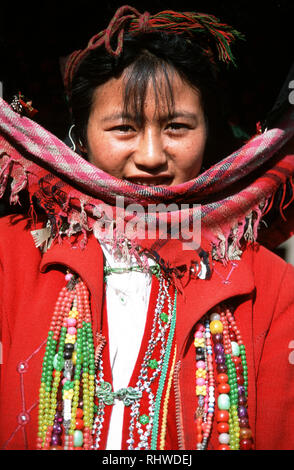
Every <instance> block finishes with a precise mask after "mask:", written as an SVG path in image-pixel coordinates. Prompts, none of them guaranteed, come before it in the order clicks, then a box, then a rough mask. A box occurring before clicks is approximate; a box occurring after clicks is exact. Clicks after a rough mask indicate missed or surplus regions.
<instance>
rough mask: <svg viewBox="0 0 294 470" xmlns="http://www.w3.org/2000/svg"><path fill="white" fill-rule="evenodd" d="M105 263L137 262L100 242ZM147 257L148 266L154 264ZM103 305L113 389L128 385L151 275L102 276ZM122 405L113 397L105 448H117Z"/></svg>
mask: <svg viewBox="0 0 294 470" xmlns="http://www.w3.org/2000/svg"><path fill="white" fill-rule="evenodd" d="M101 248H102V250H103V253H104V256H105V259H106V261H107V265H108V266H110V267H111V268H125V267H129V266H135V265H138V262H137V261H136V260H135V258H134V257H132V258H131V259H130V260H128V261H126V260H117V259H115V258H114V256H113V255H112V253H111V251H112V250H111V247H110V246H109V245H107V244H105V243H101ZM154 264H155V263H154V262H153V260H151V259H149V265H150V266H151V265H154ZM106 279H107V280H106V305H107V321H108V337H109V345H108V346H109V356H110V366H111V371H112V383H113V391H115V392H116V391H117V390H119V389H120V388H126V387H127V386H128V385H129V381H130V378H131V376H132V373H133V369H134V366H135V364H136V361H137V357H138V354H139V350H140V347H141V343H142V338H143V334H144V329H145V323H146V317H147V311H148V305H149V297H150V290H151V280H152V275H151V274H150V273H143V272H137V271H131V272H126V273H111V274H109V275H108V276H107V278H106ZM123 415H124V404H123V402H122V401H120V400H115V401H114V405H113V407H112V413H111V419H110V425H109V432H108V437H107V445H106V450H120V449H121V440H122V427H123Z"/></svg>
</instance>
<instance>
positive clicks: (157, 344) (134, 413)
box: [93, 275, 177, 450]
mask: <svg viewBox="0 0 294 470" xmlns="http://www.w3.org/2000/svg"><path fill="white" fill-rule="evenodd" d="M169 290H170V282H169V281H166V280H165V279H164V278H163V276H162V275H159V291H158V296H157V301H156V307H155V311H154V317H153V322H152V327H151V332H150V338H149V341H148V345H147V349H146V352H145V355H144V359H143V362H142V364H141V367H140V373H139V376H138V380H137V383H136V386H135V387H134V388H133V387H128V388H125V389H120V390H118V391H116V392H113V391H112V390H111V385H110V384H109V383H108V382H105V381H104V371H103V360H102V359H101V360H100V362H99V366H98V373H97V376H96V395H97V397H98V413H97V415H96V418H95V422H94V429H93V433H94V436H95V438H94V444H93V448H94V449H99V445H100V440H101V432H102V428H103V423H104V414H105V406H106V405H112V404H113V403H114V400H116V399H117V400H122V401H123V403H124V404H125V406H130V407H131V412H130V423H129V436H128V439H127V444H128V450H138V449H141V450H147V449H156V445H157V433H158V426H159V412H160V408H161V398H162V390H163V387H164V384H165V381H166V374H167V370H168V365H169V360H170V352H171V347H172V343H173V338H174V331H175V322H176V296H177V294H176V292H175V296H174V299H172V297H171V295H170V292H169Z"/></svg>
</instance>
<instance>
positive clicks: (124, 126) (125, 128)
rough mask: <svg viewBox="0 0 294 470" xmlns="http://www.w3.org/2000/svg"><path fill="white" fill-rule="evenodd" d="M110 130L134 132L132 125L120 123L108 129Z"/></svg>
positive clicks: (124, 132) (125, 132)
mask: <svg viewBox="0 0 294 470" xmlns="http://www.w3.org/2000/svg"><path fill="white" fill-rule="evenodd" d="M110 130H111V131H118V132H120V133H122V134H127V133H129V132H135V129H134V127H132V126H130V125H128V124H120V125H119V126H114V127H112V128H111V129H110Z"/></svg>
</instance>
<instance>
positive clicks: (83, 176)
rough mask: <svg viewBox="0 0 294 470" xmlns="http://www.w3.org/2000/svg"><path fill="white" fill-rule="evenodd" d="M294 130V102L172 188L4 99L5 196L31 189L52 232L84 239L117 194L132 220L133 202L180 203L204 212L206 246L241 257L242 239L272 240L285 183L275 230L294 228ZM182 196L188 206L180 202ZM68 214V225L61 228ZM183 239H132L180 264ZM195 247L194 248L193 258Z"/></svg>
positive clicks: (186, 214) (185, 212)
mask: <svg viewBox="0 0 294 470" xmlns="http://www.w3.org/2000/svg"><path fill="white" fill-rule="evenodd" d="M293 135H294V110H293V109H290V111H289V113H288V115H287V116H285V118H284V119H283V120H282V122H280V123H279V126H278V127H276V128H273V129H270V130H267V131H266V132H264V133H263V134H259V135H256V136H255V137H253V138H252V139H251V140H250V141H249V142H247V143H246V144H245V145H244V146H242V147H241V148H240V149H239V150H237V151H235V152H234V153H233V154H231V155H229V156H228V157H227V158H225V159H223V160H222V161H221V162H219V163H218V164H216V165H214V166H213V167H211V168H210V169H208V170H207V171H205V172H204V173H202V174H200V175H199V176H198V177H197V178H195V179H193V180H191V181H188V182H186V183H183V184H181V185H178V186H173V187H168V188H164V187H142V186H137V185H135V184H132V183H129V182H127V181H123V180H119V179H117V178H115V177H113V176H111V175H109V174H107V173H105V172H103V171H101V170H100V169H99V168H97V167H95V166H93V165H92V164H90V163H89V162H87V161H85V160H84V159H83V158H82V157H80V156H79V155H77V154H76V153H75V152H73V151H72V150H71V149H70V148H69V147H68V146H67V145H65V144H64V143H63V142H62V141H60V140H59V139H58V138H57V137H56V136H54V135H52V134H51V133H50V132H48V131H47V130H45V129H44V128H42V127H41V126H40V125H38V124H37V123H35V122H34V121H32V120H30V119H28V118H26V117H21V116H19V115H18V114H16V113H15V112H14V111H13V110H12V109H11V107H10V106H9V105H8V104H7V103H6V102H5V101H4V100H2V99H0V197H1V196H3V194H4V191H5V190H6V188H7V185H8V183H9V185H10V203H11V204H16V203H17V202H18V201H19V193H20V191H22V190H27V191H28V192H29V196H30V200H31V201H34V202H36V201H37V202H38V204H39V205H40V206H41V207H42V208H43V209H44V210H45V212H46V214H47V216H48V218H49V220H50V236H51V238H52V239H56V240H57V239H59V240H60V238H62V237H63V236H65V235H67V236H71V235H76V234H77V233H79V234H80V235H82V238H81V239H80V241H81V243H82V244H84V243H86V239H87V235H88V233H89V232H90V231H94V233H95V232H97V230H96V228H97V223H98V222H99V217H100V218H101V213H102V212H103V214H105V211H106V212H107V209H111V211H112V214H113V211H117V210H118V209H117V207H116V206H117V200H118V199H117V198H123V201H124V208H123V209H120V214H119V215H120V217H122V218H124V220H125V221H127V220H130V214H129V213H128V212H127V211H126V210H125V207H126V205H130V204H140V206H142V208H145V209H146V208H147V207H148V208H150V207H151V206H150V205H153V206H154V205H157V204H160V203H164V204H165V205H168V204H176V205H177V208H178V211H179V212H180V213H181V218H180V220H185V221H187V220H188V221H190V224H191V223H192V222H191V221H192V220H195V218H198V219H199V218H200V220H201V246H200V250H202V249H203V250H206V251H207V252H209V253H210V254H211V255H212V256H213V258H214V259H216V260H223V261H225V260H228V259H238V258H239V257H240V255H241V252H242V243H244V242H246V243H247V242H254V241H256V240H257V239H258V237H259V235H260V233H262V236H263V237H264V239H265V240H266V237H267V235H269V236H271V235H272V236H274V233H273V232H271V230H270V229H267V230H261V231H258V229H259V228H260V227H261V225H260V221H261V218H262V216H263V215H264V214H265V213H266V212H267V211H269V210H270V207H271V204H272V202H273V200H274V197H275V195H276V193H277V191H278V190H279V191H282V198H281V200H280V202H279V206H280V207H279V208H280V210H279V214H278V219H279V220H278V221H277V220H275V221H274V223H275V224H276V226H275V228H277V231H276V233H278V234H279V236H280V234H282V237H283V238H285V237H287V236H289V235H290V234H291V229H293V225H292V226H291V224H292V221H291V220H288V219H287V212H289V211H290V210H292V206H293V205H292V204H291V203H292V200H293V199H294V191H293V174H294V151H293V150H294V149H293ZM291 139H292V140H291ZM291 144H292V149H291ZM287 187H290V188H292V191H290V196H291V197H290V199H289V194H288V196H287V197H286V194H287V191H286V188H287ZM183 204H186V206H187V205H189V207H186V206H185V207H184V206H183V207H181V205H183ZM199 205H201V208H200V209H199V207H200V206H199ZM101 209H102V212H101ZM148 214H149V218H151V219H152V218H154V219H158V218H160V217H162V214H159V213H158V211H157V209H156V210H154V212H153V213H152V211H151V212H150V211H149V212H148ZM31 215H32V212H31ZM193 217H194V219H193ZM171 219H172V213H170V214H168V224H169V223H171ZM144 220H145V219H144ZM64 221H66V222H67V225H66V229H65V230H63V231H62V230H61V228H62V224H63V226H64ZM280 226H282V228H281V229H280ZM149 229H150V227H149ZM113 233H114V235H113V236H114V240H115V242H116V243H119V242H120V241H121V240H122V239H123V238H125V233H124V234H122V233H120V232H119V230H118V228H117V226H115V229H114V232H113ZM264 233H265V236H264ZM100 236H101V233H100ZM98 238H99V237H98ZM281 241H283V240H282V238H275V240H273V239H272V241H271V242H272V243H271V244H272V245H273V244H275V243H278V242H281ZM182 242H183V239H181V238H179V239H177V240H176V239H175V238H173V237H171V236H170V237H169V236H168V235H167V239H162V238H161V235H160V230H156V233H153V234H152V237H149V239H148V238H147V237H145V238H144V239H142V238H138V237H137V238H136V237H135V238H133V239H132V246H139V247H141V248H143V249H147V250H149V251H150V252H156V253H159V254H160V256H161V257H163V259H166V260H167V262H168V263H171V264H174V265H176V264H177V263H179V259H182V258H183V250H182V248H181V246H182V245H181V243H182ZM196 251H198V252H199V250H196ZM194 255H195V254H193V255H192V254H191V253H190V259H191V257H192V258H193V256H194ZM195 256H196V255H195ZM195 256H194V257H195Z"/></svg>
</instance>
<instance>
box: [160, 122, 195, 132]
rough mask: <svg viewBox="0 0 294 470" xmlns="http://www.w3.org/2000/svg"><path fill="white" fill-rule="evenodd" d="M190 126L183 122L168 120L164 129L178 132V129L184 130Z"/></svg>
mask: <svg viewBox="0 0 294 470" xmlns="http://www.w3.org/2000/svg"><path fill="white" fill-rule="evenodd" d="M190 128H191V127H190V126H189V125H188V124H185V123H183V122H170V123H169V124H168V125H167V126H166V129H167V130H169V131H172V132H179V131H184V130H186V129H190Z"/></svg>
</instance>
